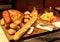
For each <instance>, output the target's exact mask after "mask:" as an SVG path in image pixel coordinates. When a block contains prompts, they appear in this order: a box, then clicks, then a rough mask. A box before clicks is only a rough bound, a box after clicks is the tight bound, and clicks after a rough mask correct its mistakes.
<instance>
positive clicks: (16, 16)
mask: <svg viewBox="0 0 60 42" xmlns="http://www.w3.org/2000/svg"><path fill="white" fill-rule="evenodd" d="M2 14H3V15H2V16H3V19H4V20H5V22H6V23H10V22H14V21H15V20H19V21H20V22H21V21H22V18H23V13H21V12H20V11H18V10H13V9H11V10H7V11H6V10H5V11H3V13H2Z"/></svg>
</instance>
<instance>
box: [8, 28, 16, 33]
mask: <svg viewBox="0 0 60 42" xmlns="http://www.w3.org/2000/svg"><path fill="white" fill-rule="evenodd" d="M8 33H9V34H15V33H16V30H14V29H9V30H8Z"/></svg>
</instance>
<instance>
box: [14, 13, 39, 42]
mask: <svg viewBox="0 0 60 42" xmlns="http://www.w3.org/2000/svg"><path fill="white" fill-rule="evenodd" d="M37 15H38V14H35V13H34V14H32V17H31V18H30V20H29V21H28V22H27V23H26V24H25V25H24V26H23V27H22V28H21V29H20V30H18V31H17V32H16V33H15V35H14V36H13V40H15V41H17V40H19V39H20V38H21V37H22V36H23V35H24V34H25V32H26V31H27V30H28V29H29V27H30V26H31V25H32V24H33V23H34V22H35V21H36V20H37Z"/></svg>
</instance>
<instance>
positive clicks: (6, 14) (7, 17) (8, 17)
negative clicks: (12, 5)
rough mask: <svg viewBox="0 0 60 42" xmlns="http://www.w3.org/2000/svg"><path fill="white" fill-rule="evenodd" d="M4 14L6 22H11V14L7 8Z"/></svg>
mask: <svg viewBox="0 0 60 42" xmlns="http://www.w3.org/2000/svg"><path fill="white" fill-rule="evenodd" d="M2 16H3V19H4V21H5V23H10V22H11V18H10V14H9V12H8V11H7V10H5V11H3V13H2Z"/></svg>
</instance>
